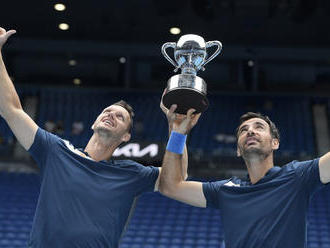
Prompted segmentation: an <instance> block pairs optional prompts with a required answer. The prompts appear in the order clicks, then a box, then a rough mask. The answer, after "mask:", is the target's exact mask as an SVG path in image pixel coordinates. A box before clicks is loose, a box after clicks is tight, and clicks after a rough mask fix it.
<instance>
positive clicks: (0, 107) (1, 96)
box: [0, 50, 22, 119]
mask: <svg viewBox="0 0 330 248" xmlns="http://www.w3.org/2000/svg"><path fill="white" fill-rule="evenodd" d="M15 108H20V109H21V108H22V106H21V102H20V100H19V97H18V95H17V92H16V90H15V87H14V85H13V83H12V81H11V80H10V77H9V75H8V73H7V70H6V66H5V64H4V62H3V59H2V53H1V50H0V114H1V115H2V116H3V117H4V118H5V119H6V118H8V117H9V115H10V113H11V110H13V109H15Z"/></svg>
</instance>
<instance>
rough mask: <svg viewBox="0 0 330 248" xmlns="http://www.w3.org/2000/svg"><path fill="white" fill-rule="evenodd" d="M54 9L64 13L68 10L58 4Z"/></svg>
mask: <svg viewBox="0 0 330 248" xmlns="http://www.w3.org/2000/svg"><path fill="white" fill-rule="evenodd" d="M54 9H55V10H57V11H64V10H65V9H66V7H65V5H64V4H62V3H57V4H55V5H54Z"/></svg>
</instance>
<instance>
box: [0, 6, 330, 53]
mask: <svg viewBox="0 0 330 248" xmlns="http://www.w3.org/2000/svg"><path fill="white" fill-rule="evenodd" d="M58 2H60V3H63V4H65V5H66V10H65V11H62V12H59V11H55V10H54V4H55V3H57V1H54V0H52V1H44V0H35V1H18V0H11V1H6V2H4V3H2V6H1V10H2V11H1V15H0V25H1V26H3V27H5V28H6V29H8V28H14V29H17V31H18V32H19V34H20V36H19V37H21V38H33V39H50V40H55V39H56V40H62V39H63V40H93V41H94V40H97V41H107V42H108V41H109V42H112V41H116V42H118V41H119V42H136V43H140V42H143V43H153V42H156V43H162V42H165V41H169V40H171V41H173V40H175V39H177V37H173V35H171V34H170V33H169V29H170V27H173V26H176V27H179V28H180V29H181V30H182V34H186V33H196V34H200V35H202V36H204V37H205V38H206V39H208V40H210V39H219V40H221V41H223V43H225V44H227V45H228V44H243V45H246V44H249V45H251V44H255V45H258V44H264V45H271V46H299V45H301V46H324V47H329V45H330V35H329V32H328V31H327V29H326V27H327V25H328V23H329V21H330V3H329V1H328V0H313V1H310V0H309V1H308V0H167V1H160V0H140V1H137V0H117V1H114V0H98V1H90V0H80V1H60V0H59V1H58ZM62 22H64V23H68V24H69V25H70V28H69V30H66V31H62V30H59V29H58V25H59V23H62Z"/></svg>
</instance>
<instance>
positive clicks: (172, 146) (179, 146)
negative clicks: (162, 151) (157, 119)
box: [166, 131, 187, 154]
mask: <svg viewBox="0 0 330 248" xmlns="http://www.w3.org/2000/svg"><path fill="white" fill-rule="evenodd" d="M186 139H187V135H184V134H181V133H177V132H174V131H172V132H171V136H170V139H169V140H168V142H167V146H166V150H168V151H170V152H174V153H177V154H182V153H183V150H184V145H185V143H186Z"/></svg>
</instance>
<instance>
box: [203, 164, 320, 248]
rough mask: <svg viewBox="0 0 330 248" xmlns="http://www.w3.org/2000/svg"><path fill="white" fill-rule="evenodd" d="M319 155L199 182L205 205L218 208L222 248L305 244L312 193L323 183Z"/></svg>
mask: <svg viewBox="0 0 330 248" xmlns="http://www.w3.org/2000/svg"><path fill="white" fill-rule="evenodd" d="M318 162H319V159H315V160H310V161H304V162H297V161H293V162H291V163H289V164H287V165H285V166H283V167H273V168H271V169H270V170H269V171H268V172H267V174H266V175H265V176H264V177H263V178H262V179H261V180H259V181H258V182H257V183H256V184H254V185H253V184H251V182H250V180H249V178H247V179H246V180H241V179H239V178H237V177H233V178H231V179H229V180H223V181H218V182H209V183H203V192H204V195H205V198H206V201H207V207H214V208H218V209H219V210H220V214H221V217H222V221H223V227H224V235H225V244H226V248H252V247H253V248H275V247H276V248H293V247H294V248H296V247H297V248H303V247H306V237H307V235H306V231H307V212H308V208H309V203H310V200H311V196H312V195H313V193H314V192H315V191H317V190H318V189H320V188H321V187H323V186H324V184H322V182H321V181H320V176H319V166H318Z"/></svg>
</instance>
